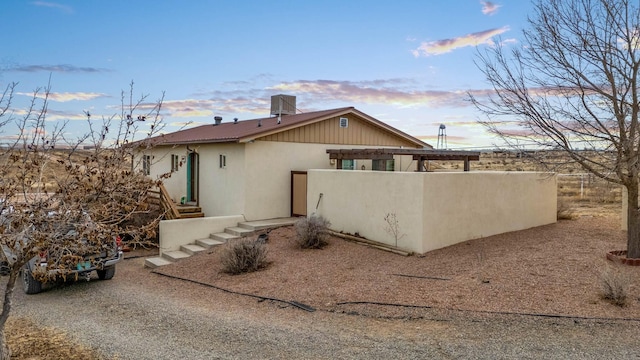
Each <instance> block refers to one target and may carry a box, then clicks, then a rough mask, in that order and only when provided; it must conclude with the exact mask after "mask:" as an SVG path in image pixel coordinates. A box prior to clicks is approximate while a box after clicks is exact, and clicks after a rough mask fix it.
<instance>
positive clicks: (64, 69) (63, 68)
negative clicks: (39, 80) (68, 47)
mask: <svg viewBox="0 0 640 360" xmlns="http://www.w3.org/2000/svg"><path fill="white" fill-rule="evenodd" d="M7 70H8V71H20V72H39V71H46V72H60V73H101V72H109V71H110V70H108V69H101V68H94V67H79V66H74V65H68V64H60V65H22V66H15V67H10V68H8V69H7Z"/></svg>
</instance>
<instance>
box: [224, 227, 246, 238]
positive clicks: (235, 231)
mask: <svg viewBox="0 0 640 360" xmlns="http://www.w3.org/2000/svg"><path fill="white" fill-rule="evenodd" d="M224 232H226V233H228V234H231V235H235V236H251V235H253V230H250V229H247V228H244V227H239V226H233V227H228V228H225V229H224Z"/></svg>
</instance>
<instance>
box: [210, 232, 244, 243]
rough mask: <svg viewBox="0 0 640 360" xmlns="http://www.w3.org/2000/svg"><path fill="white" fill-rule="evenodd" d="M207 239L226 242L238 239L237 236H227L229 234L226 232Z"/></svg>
mask: <svg viewBox="0 0 640 360" xmlns="http://www.w3.org/2000/svg"><path fill="white" fill-rule="evenodd" d="M209 238H211V239H213V240H217V241H222V242H227V241H229V240H233V239H237V238H239V236H238V235H233V234H229V233H226V232H222V233H215V234H211V235H209Z"/></svg>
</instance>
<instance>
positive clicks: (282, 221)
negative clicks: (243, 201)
mask: <svg viewBox="0 0 640 360" xmlns="http://www.w3.org/2000/svg"><path fill="white" fill-rule="evenodd" d="M298 220H300V218H295V217H290V218H277V219H269V220H257V221H244V222H241V223H238V227H241V228H245V229H250V230H262V229H267V228H276V227H280V226H288V225H293V224H295V222H296V221H298Z"/></svg>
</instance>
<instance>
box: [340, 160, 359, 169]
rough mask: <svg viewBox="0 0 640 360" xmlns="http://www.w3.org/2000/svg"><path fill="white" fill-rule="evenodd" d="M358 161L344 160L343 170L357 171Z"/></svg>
mask: <svg viewBox="0 0 640 360" xmlns="http://www.w3.org/2000/svg"><path fill="white" fill-rule="evenodd" d="M355 168H356V161H355V160H353V159H348V160H347V159H345V160H342V170H355Z"/></svg>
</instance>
